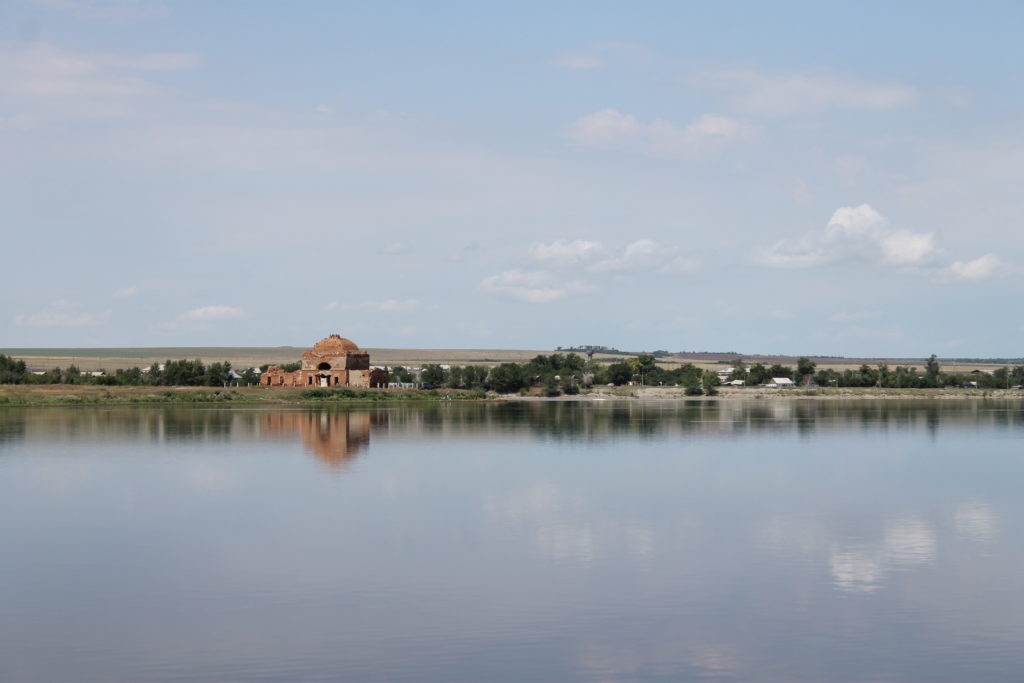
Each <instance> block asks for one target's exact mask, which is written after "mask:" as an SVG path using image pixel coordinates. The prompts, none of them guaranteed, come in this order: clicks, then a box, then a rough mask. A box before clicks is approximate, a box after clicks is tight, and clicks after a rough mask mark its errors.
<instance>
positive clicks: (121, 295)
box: [114, 287, 139, 299]
mask: <svg viewBox="0 0 1024 683" xmlns="http://www.w3.org/2000/svg"><path fill="white" fill-rule="evenodd" d="M138 293H139V290H138V289H136V288H135V287H124V288H122V289H119V290H117V291H116V292H114V298H115V299H127V298H128V297H132V296H135V295H136V294H138Z"/></svg>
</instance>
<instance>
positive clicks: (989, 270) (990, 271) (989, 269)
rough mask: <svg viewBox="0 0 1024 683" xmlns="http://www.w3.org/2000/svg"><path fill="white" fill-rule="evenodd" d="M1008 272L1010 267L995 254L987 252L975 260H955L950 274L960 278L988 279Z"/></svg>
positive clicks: (950, 267) (951, 265)
mask: <svg viewBox="0 0 1024 683" xmlns="http://www.w3.org/2000/svg"><path fill="white" fill-rule="evenodd" d="M1007 272H1009V267H1008V266H1007V265H1006V263H1004V262H1003V260H1002V259H1000V258H999V257H998V256H996V255H995V254H985V255H984V256H979V257H978V258H976V259H974V260H973V261H954V262H953V263H951V264H950V266H949V274H950V275H952V276H953V277H954V278H956V279H958V280H987V279H988V278H991V277H997V276H999V275H1005V274H1006V273H1007Z"/></svg>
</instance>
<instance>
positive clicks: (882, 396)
mask: <svg viewBox="0 0 1024 683" xmlns="http://www.w3.org/2000/svg"><path fill="white" fill-rule="evenodd" d="M304 391H305V390H304V389H301V388H292V387H282V388H276V387H275V388H270V389H268V388H265V387H225V388H222V389H217V388H214V387H138V386H114V387H108V386H95V385H60V384H49V385H24V384H20V385H3V386H0V407H46V406H60V405H63V406H68V405H194V404H203V405H210V404H231V405H268V406H273V405H337V404H345V405H356V404H362V405H372V404H378V403H387V404H391V403H408V402H450V401H609V400H621V401H636V400H658V401H741V400H759V401H779V400H788V401H792V400H827V401H867V400H870V401H877V400H901V399H902V400H907V399H914V400H984V399H1022V400H1024V390H1019V389H992V390H981V389H879V388H816V389H798V388H793V389H767V388H753V387H751V388H733V387H723V388H721V389H720V390H719V393H718V394H716V395H714V396H703V395H702V396H686V395H685V394H684V393H683V391H682V389H681V388H679V387H635V386H634V387H628V386H627V387H615V388H612V387H601V388H599V389H594V390H590V391H585V392H581V393H580V394H576V395H571V396H570V395H562V396H553V397H547V396H541V395H539V394H533V395H530V394H527V395H518V394H494V393H484V392H482V391H479V390H476V391H474V390H468V389H371V390H352V391H350V392H348V393H344V392H339V393H338V394H337V395H333V396H329V397H306V396H303V395H302V394H303V392H304Z"/></svg>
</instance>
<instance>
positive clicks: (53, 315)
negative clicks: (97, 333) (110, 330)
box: [14, 301, 110, 327]
mask: <svg viewBox="0 0 1024 683" xmlns="http://www.w3.org/2000/svg"><path fill="white" fill-rule="evenodd" d="M109 317H110V311H104V312H103V313H98V314H97V313H89V312H87V311H82V310H79V309H78V307H77V306H75V305H74V304H72V303H69V302H67V301H54V302H53V303H51V304H50V305H49V306H47V307H46V308H45V309H43V310H41V311H36V312H35V313H27V314H24V315H19V316H17V317H16V318H15V319H14V324H15V325H20V326H24V327H87V326H89V325H96V324H98V323H101V322H103V321H105V320H107V319H108V318H109Z"/></svg>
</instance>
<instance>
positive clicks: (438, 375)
mask: <svg viewBox="0 0 1024 683" xmlns="http://www.w3.org/2000/svg"><path fill="white" fill-rule="evenodd" d="M447 379H448V371H447V370H445V369H444V368H442V367H441V366H440V365H437V364H436V363H429V364H427V365H424V366H423V372H421V373H420V381H421V382H423V383H424V384H430V385H433V386H435V387H441V386H444V384H445V382H446V381H447Z"/></svg>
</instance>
